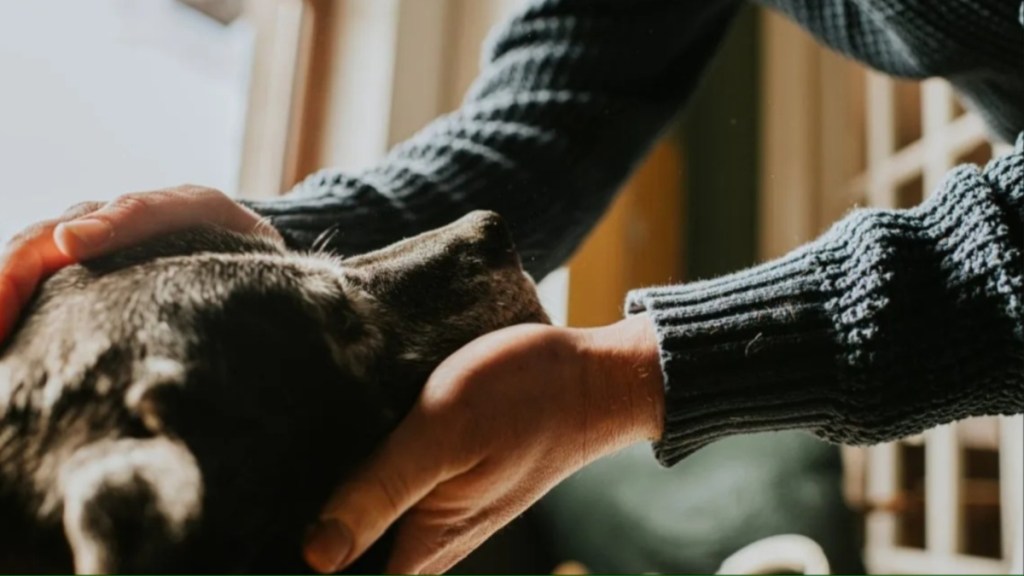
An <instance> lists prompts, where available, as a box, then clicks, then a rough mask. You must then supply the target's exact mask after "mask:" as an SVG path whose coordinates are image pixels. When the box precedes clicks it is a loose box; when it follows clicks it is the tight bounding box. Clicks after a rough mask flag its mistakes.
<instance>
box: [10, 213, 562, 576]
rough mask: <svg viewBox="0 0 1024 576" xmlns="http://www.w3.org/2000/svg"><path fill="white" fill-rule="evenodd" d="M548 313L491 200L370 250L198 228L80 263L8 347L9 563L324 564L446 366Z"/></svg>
mask: <svg viewBox="0 0 1024 576" xmlns="http://www.w3.org/2000/svg"><path fill="white" fill-rule="evenodd" d="M547 321H548V318H547V316H546V314H545V312H544V310H543V308H542V306H541V304H540V303H539V301H538V299H537V293H536V288H535V285H534V283H533V281H532V280H531V279H530V278H529V276H528V275H527V274H526V273H525V272H524V271H523V269H522V266H521V263H520V261H519V258H518V255H517V253H516V251H515V248H514V245H513V242H512V239H511V237H510V234H509V231H508V230H507V229H506V227H505V225H504V224H503V223H502V221H501V219H500V217H499V216H498V215H496V214H494V213H490V212H473V213H471V214H469V215H467V216H465V217H463V218H462V219H460V220H459V221H457V222H455V223H453V224H450V225H448V226H447V227H444V228H441V229H438V230H434V231H431V232H427V233H424V234H421V235H419V236H415V237H413V238H410V239H406V240H404V241H401V242H399V243H396V244H393V245H391V246H388V247H386V248H383V249H381V250H379V251H376V252H372V253H368V254H364V255H359V256H354V257H349V258H340V257H336V256H333V255H330V254H327V253H323V252H296V251H292V250H289V249H287V248H285V246H283V245H282V244H279V243H276V242H274V241H271V240H267V239H264V238H260V237H255V236H248V235H239V234H234V233H230V232H226V231H223V230H215V229H208V228H198V229H193V230H189V231H185V232H181V233H177V234H173V235H170V236H167V237H164V238H160V239H157V240H154V241H152V242H149V243H146V244H144V245H140V246H138V247H135V248H132V249H128V250H124V251H122V252H119V253H117V254H114V255H110V256H106V257H103V258H99V259H96V260H93V261H90V262H87V263H85V264H83V265H77V266H72V267H69V268H66V269H64V270H63V271H61V272H59V273H57V274H56V275H54V276H53V277H52V278H50V279H49V280H48V281H47V282H45V284H44V285H43V286H42V288H41V289H40V291H39V292H38V294H37V296H36V298H35V299H34V301H33V303H32V304H31V305H30V306H29V308H28V310H27V312H26V314H25V315H24V318H23V320H22V322H21V324H20V325H19V327H18V329H17V330H16V332H15V333H14V335H13V336H12V338H10V339H9V340H8V342H7V343H6V344H4V345H3V346H4V347H3V348H2V349H0V572H6V573H10V572H12V571H17V572H51V573H52V572H68V571H70V570H72V569H73V570H74V571H75V572H78V573H115V572H116V573H135V572H149V573H154V572H177V573H182V572H206V573H211V572H277V573H294V572H308V570H309V569H308V568H307V567H306V566H305V564H304V562H303V561H302V556H301V548H302V540H303V536H304V532H305V530H306V528H307V527H308V526H309V525H310V524H311V523H312V522H314V521H315V520H316V518H317V516H318V513H319V511H320V509H321V507H322V506H323V505H324V504H325V503H326V501H327V499H328V498H329V496H330V493H331V492H332V490H333V489H334V488H335V487H336V486H337V485H338V484H339V482H341V481H342V480H344V479H345V478H346V476H347V475H348V474H349V473H351V472H352V471H353V469H354V468H355V467H356V466H358V465H359V464H360V463H361V462H362V461H363V460H364V459H365V458H366V457H367V456H368V455H369V454H370V453H371V452H372V451H373V449H374V448H375V446H377V445H378V444H379V442H380V441H381V440H382V438H384V437H385V435H386V434H388V432H389V431H391V430H392V429H393V428H394V427H395V426H396V425H397V423H398V422H399V421H400V420H401V418H402V417H403V415H404V414H405V413H406V412H407V411H408V410H409V409H410V408H411V406H412V404H413V403H414V402H415V399H416V397H417V395H418V394H419V392H420V389H421V387H422V386H423V384H424V383H425V382H426V379H427V377H428V376H429V374H430V373H431V371H432V370H433V369H434V368H435V367H436V366H437V365H438V364H439V363H440V362H441V361H442V360H443V359H444V358H445V357H447V356H448V355H450V354H451V353H453V352H455V351H456V350H457V349H458V348H460V347H461V346H463V345H464V344H466V343H468V342H469V341H470V340H473V339H474V338H476V337H478V336H480V335H483V334H484V333H487V332H490V331H493V330H497V329H500V328H502V327H505V326H509V325H512V324H518V323H525V322H545V323H546V322H547ZM384 554H386V550H384V551H383V552H381V551H380V550H377V553H376V555H374V554H368V555H367V556H366V557H364V558H368V560H366V562H369V563H365V562H364V563H361V564H359V565H357V567H356V570H361V571H380V570H381V569H383V568H384V566H383V560H384Z"/></svg>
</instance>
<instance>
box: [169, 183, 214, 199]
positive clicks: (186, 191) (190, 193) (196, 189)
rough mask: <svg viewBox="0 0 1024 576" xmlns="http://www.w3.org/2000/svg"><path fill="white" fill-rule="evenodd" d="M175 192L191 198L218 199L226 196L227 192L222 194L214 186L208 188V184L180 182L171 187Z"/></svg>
mask: <svg viewBox="0 0 1024 576" xmlns="http://www.w3.org/2000/svg"><path fill="white" fill-rule="evenodd" d="M171 190H172V191H174V192H175V193H177V194H179V195H181V196H184V197H186V198H189V199H193V200H214V199H216V200H219V199H222V198H227V194H224V193H223V192H221V191H220V190H217V189H216V188H210V187H209V186H200V185H198V184H181V185H179V186H176V187H174V188H172V189H171Z"/></svg>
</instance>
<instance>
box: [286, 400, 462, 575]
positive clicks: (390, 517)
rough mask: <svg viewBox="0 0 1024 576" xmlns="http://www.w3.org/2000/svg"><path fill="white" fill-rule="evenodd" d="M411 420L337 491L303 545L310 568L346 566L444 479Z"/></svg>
mask: <svg viewBox="0 0 1024 576" xmlns="http://www.w3.org/2000/svg"><path fill="white" fill-rule="evenodd" d="M413 419H414V417H411V418H408V419H406V422H404V423H403V424H402V425H401V426H399V428H398V429H397V430H395V432H394V433H393V434H392V435H391V436H390V437H389V438H388V439H387V440H386V441H385V442H384V445H383V446H382V447H381V449H380V450H379V451H378V452H377V453H376V454H375V455H374V457H372V458H371V459H370V461H369V463H368V464H367V465H366V466H364V467H363V468H362V469H360V470H359V471H358V472H357V474H356V475H355V477H354V478H352V479H351V480H350V481H348V482H346V483H345V484H344V485H343V486H342V487H341V488H339V489H338V491H337V492H335V494H334V496H333V497H332V498H331V501H330V503H329V504H328V505H327V507H326V508H325V510H324V513H323V514H322V515H321V519H320V523H319V524H318V525H317V526H316V527H315V528H314V529H313V531H312V533H311V534H310V536H309V538H308V539H307V541H306V549H305V555H306V561H307V562H308V563H309V565H310V566H311V567H313V569H315V570H317V571H319V572H322V573H329V572H336V571H338V570H340V569H341V568H344V567H345V566H347V565H348V564H350V563H351V562H352V561H353V560H355V559H356V558H358V557H359V556H360V555H362V554H363V552H365V551H366V550H367V548H369V547H370V545H371V544H373V543H374V542H375V541H376V540H377V539H378V538H380V536H381V535H382V534H384V531H385V530H386V529H387V528H388V526H390V525H391V524H392V523H394V522H395V521H396V520H398V518H399V517H401V515H402V514H404V513H405V512H406V511H407V510H408V509H409V508H411V507H412V506H413V504H415V503H416V502H417V501H419V500H420V499H421V498H423V497H424V496H425V495H426V494H427V493H428V492H430V490H432V489H433V488H434V486H436V485H437V484H438V483H439V482H440V481H441V480H442V479H443V476H442V474H443V471H442V470H443V468H442V467H441V466H439V465H438V462H439V459H437V458H435V456H436V454H435V453H434V452H433V451H432V450H431V447H430V446H429V445H427V444H426V443H425V442H424V439H423V438H424V435H423V434H419V433H417V432H415V430H417V428H416V426H415V424H414V422H410V420H413Z"/></svg>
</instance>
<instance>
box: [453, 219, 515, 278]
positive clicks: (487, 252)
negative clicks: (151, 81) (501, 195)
mask: <svg viewBox="0 0 1024 576" xmlns="http://www.w3.org/2000/svg"><path fill="white" fill-rule="evenodd" d="M464 221H465V225H466V227H467V229H468V230H469V234H470V237H471V239H472V244H471V245H472V246H473V248H474V249H475V250H478V251H479V254H480V257H481V259H482V260H483V261H484V263H485V264H486V265H487V266H488V267H491V268H506V267H519V266H520V262H519V255H518V254H517V253H516V248H515V242H513V240H512V233H511V232H510V231H509V229H508V226H506V225H505V222H504V221H503V220H502V219H501V216H498V215H497V214H495V213H494V212H487V211H483V210H480V211H476V212H471V213H470V214H468V215H467V216H466V217H465V218H464Z"/></svg>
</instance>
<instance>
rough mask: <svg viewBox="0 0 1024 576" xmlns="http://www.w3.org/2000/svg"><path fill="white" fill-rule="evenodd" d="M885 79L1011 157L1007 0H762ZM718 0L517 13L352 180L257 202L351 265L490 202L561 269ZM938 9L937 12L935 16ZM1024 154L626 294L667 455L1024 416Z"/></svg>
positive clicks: (282, 225) (1013, 40)
mask: <svg viewBox="0 0 1024 576" xmlns="http://www.w3.org/2000/svg"><path fill="white" fill-rule="evenodd" d="M764 3H765V4H768V5H771V6H772V7H774V8H777V9H779V10H781V11H782V12H784V13H786V14H788V15H789V16H791V17H792V18H794V19H795V20H796V21H797V22H799V23H800V24H802V25H803V26H804V27H806V28H807V29H809V30H810V31H812V32H813V33H814V34H815V35H816V36H817V37H818V38H820V39H821V40H822V41H823V42H825V43H827V44H828V45H830V46H832V47H834V48H835V49H837V50H839V51H842V52H844V53H846V54H848V55H850V56H852V57H854V58H857V59H858V60H861V61H863V62H865V63H867V64H869V65H871V66H873V67H875V68H877V69H880V70H883V71H885V72H888V73H891V74H894V75H900V76H906V77H913V78H923V77H928V76H936V75H937V76H943V77H945V78H947V79H949V80H950V82H952V83H953V85H954V86H955V87H956V88H957V90H958V91H959V92H960V93H961V94H962V95H963V96H965V97H966V98H967V100H968V101H969V102H970V104H971V105H972V107H973V108H975V109H976V110H977V111H978V112H979V113H980V114H981V115H982V116H983V117H984V119H985V120H986V121H987V123H988V125H989V127H990V128H991V130H992V132H993V134H995V135H996V136H997V137H1000V138H1002V139H1004V140H1007V141H1010V140H1012V139H1013V137H1014V136H1015V135H1016V134H1017V133H1018V132H1020V131H1021V130H1024V28H1022V26H1021V25H1020V23H1019V19H1020V11H1021V10H1022V9H1024V7H1022V6H1020V4H1018V2H1017V0H943V1H942V2H941V3H940V2H936V1H935V0H768V1H765V2H764ZM739 4H740V3H739V2H737V1H734V0H714V1H713V0H629V1H622V0H548V1H538V2H533V3H532V4H531V5H530V6H529V7H528V8H527V9H525V10H524V11H522V12H521V13H520V14H519V15H518V16H516V17H515V18H514V19H513V20H511V21H510V22H509V23H508V24H506V25H505V26H504V27H503V28H502V29H501V30H500V31H499V32H498V33H496V34H495V35H493V36H492V38H491V40H490V42H489V46H488V48H487V59H486V61H487V64H486V66H485V68H484V70H483V72H482V73H481V75H480V77H479V78H478V79H477V80H476V82H475V83H474V85H473V87H472V89H471V91H470V93H469V94H468V95H467V97H466V100H465V102H464V103H463V105H462V107H461V108H460V109H459V110H457V111H455V112H453V113H452V114H450V115H447V116H445V117H442V118H440V119H438V120H436V121H435V122H433V123H432V124H430V125H429V126H428V127H427V128H425V129H424V130H423V131H421V132H420V133H419V134H417V135H416V136H414V137H413V138H411V139H410V140H409V141H407V142H405V143H403V144H401V145H399V146H397V147H396V148H395V149H394V150H393V151H392V152H391V153H390V154H388V156H387V157H386V158H385V159H383V160H382V161H381V162H380V163H379V164H378V165H377V166H375V167H373V168H371V169H369V170H366V171H363V172H359V173H342V172H338V171H334V170H326V171H323V172H320V173H317V174H314V175H312V176H310V177H309V178H308V179H306V181H305V182H303V183H302V184H300V185H299V186H298V187H297V188H296V189H295V190H294V191H293V192H292V193H291V194H290V195H288V196H287V197H285V198H282V199H279V200H274V201H267V202H252V203H250V206H252V207H254V208H255V209H256V210H257V211H258V212H260V213H261V214H263V215H265V216H267V217H269V218H270V220H271V222H272V223H273V224H274V225H275V226H276V227H277V228H278V229H279V230H280V231H281V232H282V234H283V235H284V236H285V238H286V239H287V240H288V242H289V243H290V244H292V245H293V246H296V247H305V248H308V247H310V246H312V245H313V243H314V242H315V241H316V239H317V238H318V237H321V235H324V233H325V232H326V231H328V230H329V231H330V232H331V234H329V235H325V236H324V237H325V238H330V240H329V243H328V246H327V247H329V248H330V249H332V250H335V251H337V252H340V253H342V254H354V253H359V252H363V251H366V250H370V249H373V248H377V247H380V246H382V245H385V244H387V243H389V242H392V241H394V240H397V239H399V238H402V237H406V236H410V235H412V234H415V233H418V232H420V231H423V230H427V229H429V228H433V227H436V226H440V225H443V224H446V223H448V222H449V221H451V220H454V219H455V218H457V217H458V216H460V215H462V214H463V213H465V212H467V211H470V210H474V209H479V208H486V209H490V210H494V211H497V212H499V213H500V214H502V215H503V216H504V217H505V219H506V220H507V221H508V222H509V224H510V226H511V228H512V231H513V234H514V236H515V239H516V243H517V245H518V246H519V249H520V251H521V253H522V255H523V260H524V263H525V265H526V267H527V269H528V270H529V271H530V272H531V273H532V274H533V275H534V276H535V277H537V278H541V277H543V276H545V275H546V274H547V273H548V272H550V271H551V270H553V269H554V268H555V267H557V266H558V265H560V264H561V263H562V262H563V261H565V260H566V259H567V258H568V257H569V255H570V254H572V252H573V250H574V249H575V248H576V247H577V246H578V245H579V243H580V242H581V241H582V239H583V238H584V237H585V235H586V234H587V232H588V231H589V230H590V229H591V228H592V227H593V226H594V224H595V223H596V222H597V220H598V219H599V218H600V216H601V214H602V212H603V211H604V209H605V208H606V207H607V206H608V204H609V202H610V201H611V199H612V197H613V196H614V194H615V192H616V191H617V190H618V188H619V186H620V185H621V183H622V182H623V180H624V179H625V178H626V177H627V176H628V174H629V172H630V170H631V169H632V168H633V167H634V165H635V164H636V162H637V161H638V160H639V159H641V158H642V157H643V155H644V153H645V152H646V150H647V148H648V147H649V146H650V144H651V143H652V142H653V141H654V140H655V139H656V138H657V136H658V135H659V133H660V131H661V130H663V129H664V127H665V126H666V124H667V123H668V122H669V121H670V120H671V118H672V116H673V115H674V114H675V112H676V111H677V110H678V109H679V107H680V106H681V105H683V104H684V103H685V102H686V100H687V98H688V97H689V96H690V94H691V93H692V92H693V90H694V88H695V86H696V84H697V82H698V79H699V77H700V74H701V72H702V70H703V68H704V67H705V65H706V63H707V61H708V60H709V59H710V58H711V57H712V55H713V54H714V52H715V50H716V48H717V46H718V43H719V40H720V39H721V37H722V35H723V32H724V31H725V30H726V28H727V27H728V25H729V22H730V21H731V19H732V17H733V15H734V14H735V12H736V10H737V9H738V8H739ZM939 4H941V7H940V6H939ZM1022 244H1024V138H1022V139H1020V140H1018V143H1017V147H1016V149H1015V151H1014V152H1013V153H1012V154H1011V155H1009V156H1008V157H1005V158H1002V159H1001V160H999V161H997V162H994V163H992V164H990V165H989V166H988V167H987V168H985V169H978V168H975V167H964V168H960V169H957V170H955V171H953V172H952V173H951V174H950V175H949V178H948V179H947V181H946V184H945V185H944V186H943V187H942V189H941V190H940V191H938V193H937V194H935V195H934V196H933V197H932V198H931V199H930V200H929V201H927V202H926V203H925V204H924V205H923V206H921V207H919V208H915V209H913V210H906V211H879V210H861V211H858V212H855V213H853V214H851V215H850V216H849V217H848V218H846V219H845V220H843V221H842V222H840V223H839V224H837V225H836V226H835V227H834V228H833V229H832V230H831V231H830V232H829V233H827V234H826V235H824V236H823V237H822V238H820V239H819V240H818V241H816V242H814V243H812V244H809V245H807V246H805V247H803V248H801V249H799V250H797V251H795V252H794V253H792V254H790V255H788V256H786V257H784V258H782V259H780V260H778V261H775V262H770V263H767V264H764V265H762V266H759V267H756V268H752V269H749V270H745V271H742V272H739V273H736V274H734V275H731V276H728V277H725V278H720V279H716V280H711V281H706V282H699V283H693V284H688V285H681V286H671V287H664V288H653V289H645V290H637V291H634V292H633V293H631V294H630V296H629V298H628V303H627V311H628V313H638V312H641V311H646V312H648V313H649V314H650V315H651V317H652V318H653V320H654V322H655V325H656V327H657V332H658V337H659V343H660V346H661V359H662V366H663V369H664V375H665V385H666V394H667V413H666V428H665V437H664V439H663V440H662V441H661V442H660V443H659V444H658V445H657V446H656V449H657V452H658V457H659V459H660V460H661V461H662V462H663V463H666V464H671V463H673V462H675V461H677V460H678V459H679V458H681V457H683V456H685V455H687V454H689V453H691V452H693V451H694V450H696V449H698V448H700V447H701V446H704V445H706V444H707V443H709V442H711V441H713V440H715V439H717V438H721V437H723V436H727V435H730V434H738V433H746V432H756V431H765V430H783V429H804V430H809V431H812V432H814V433H815V434H817V435H818V436H820V437H822V438H825V439H828V440H832V441H837V442H845V443H873V442H880V441H886V440H891V439H894V438H897V437H901V436H905V435H909V434H913V433H917V432H920V431H922V430H924V429H926V428H929V427H932V426H935V425H938V424H942V423H946V422H950V421H953V420H957V419H960V418H965V417H968V416H979V415H986V414H1010V413H1020V412H1022V411H1024V302H1022V299H1024V259H1022V248H1024V246H1022Z"/></svg>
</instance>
